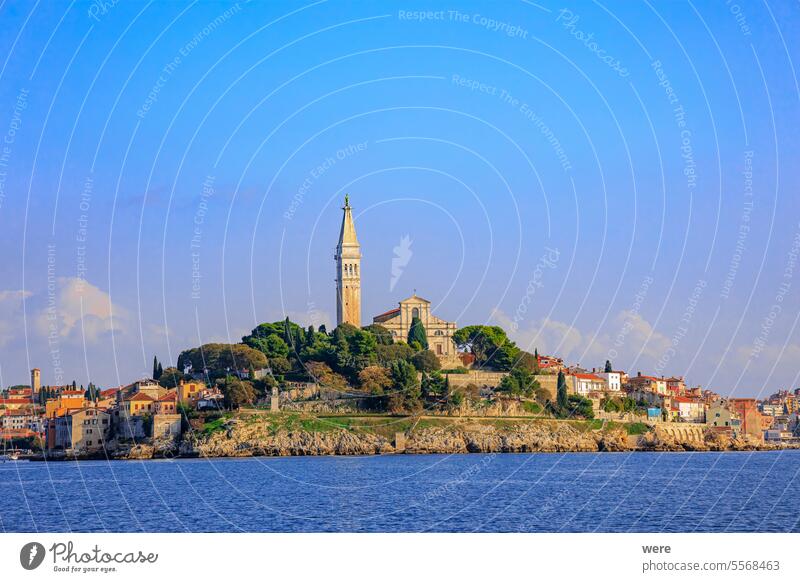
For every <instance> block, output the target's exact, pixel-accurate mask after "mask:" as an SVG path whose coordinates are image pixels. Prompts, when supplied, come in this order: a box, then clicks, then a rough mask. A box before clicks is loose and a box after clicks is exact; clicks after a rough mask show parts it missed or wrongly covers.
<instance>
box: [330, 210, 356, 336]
mask: <svg viewBox="0 0 800 582" xmlns="http://www.w3.org/2000/svg"><path fill="white" fill-rule="evenodd" d="M342 210H343V212H344V215H343V216H342V230H341V232H340V233H339V244H338V245H337V246H336V254H335V255H334V257H333V258H334V260H335V261H336V324H337V325H339V324H342V323H349V324H351V325H355V326H356V327H361V245H360V244H358V238H357V237H356V225H355V223H354V222H353V209H352V208H351V207H350V197H349V196H347V195H345V197H344V206H343V207H342Z"/></svg>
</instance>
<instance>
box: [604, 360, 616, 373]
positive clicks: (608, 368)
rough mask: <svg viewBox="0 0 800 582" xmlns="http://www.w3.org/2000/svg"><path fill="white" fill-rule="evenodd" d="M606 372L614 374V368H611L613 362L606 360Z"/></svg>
mask: <svg viewBox="0 0 800 582" xmlns="http://www.w3.org/2000/svg"><path fill="white" fill-rule="evenodd" d="M605 371H606V372H613V371H614V368H613V367H612V366H611V360H606V368H605Z"/></svg>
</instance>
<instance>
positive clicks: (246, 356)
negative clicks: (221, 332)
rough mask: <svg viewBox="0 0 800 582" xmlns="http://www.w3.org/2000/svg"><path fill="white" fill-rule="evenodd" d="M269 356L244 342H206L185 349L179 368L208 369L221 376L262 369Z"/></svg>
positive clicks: (196, 370) (209, 371) (213, 374)
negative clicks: (233, 372)
mask: <svg viewBox="0 0 800 582" xmlns="http://www.w3.org/2000/svg"><path fill="white" fill-rule="evenodd" d="M266 365H267V357H266V356H265V355H264V354H263V352H261V351H260V350H257V349H254V348H251V347H250V346H246V345H244V344H216V343H214V344H204V345H202V346H200V347H197V348H192V349H189V350H184V351H183V352H181V354H180V356H178V366H177V367H178V369H179V370H185V369H186V368H187V367H191V368H192V370H193V371H194V372H202V371H204V370H208V373H209V375H210V376H212V377H215V378H219V377H222V376H225V375H226V374H228V372H231V371H239V370H248V369H249V368H250V367H251V366H252V367H253V368H255V369H257V370H258V369H261V368H263V367H265V366H266Z"/></svg>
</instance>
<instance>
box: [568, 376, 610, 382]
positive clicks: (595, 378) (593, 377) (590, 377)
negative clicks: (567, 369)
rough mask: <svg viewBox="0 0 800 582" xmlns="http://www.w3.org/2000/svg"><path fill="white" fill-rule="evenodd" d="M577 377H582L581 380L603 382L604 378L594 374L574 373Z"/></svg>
mask: <svg viewBox="0 0 800 582" xmlns="http://www.w3.org/2000/svg"><path fill="white" fill-rule="evenodd" d="M573 376H575V377H576V378H580V379H581V380H597V381H598V382H602V381H603V379H602V378H600V377H599V376H595V375H594V374H573Z"/></svg>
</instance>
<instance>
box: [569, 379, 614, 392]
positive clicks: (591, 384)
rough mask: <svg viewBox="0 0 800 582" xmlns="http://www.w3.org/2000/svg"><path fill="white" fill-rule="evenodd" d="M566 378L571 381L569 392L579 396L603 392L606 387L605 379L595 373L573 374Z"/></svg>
mask: <svg viewBox="0 0 800 582" xmlns="http://www.w3.org/2000/svg"><path fill="white" fill-rule="evenodd" d="M567 379H568V381H571V382H572V386H571V392H572V393H573V394H578V395H580V396H588V395H589V394H591V393H594V392H604V391H605V388H606V383H605V380H604V379H603V378H601V377H600V376H598V375H596V374H573V375H571V376H568V377H567Z"/></svg>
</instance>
